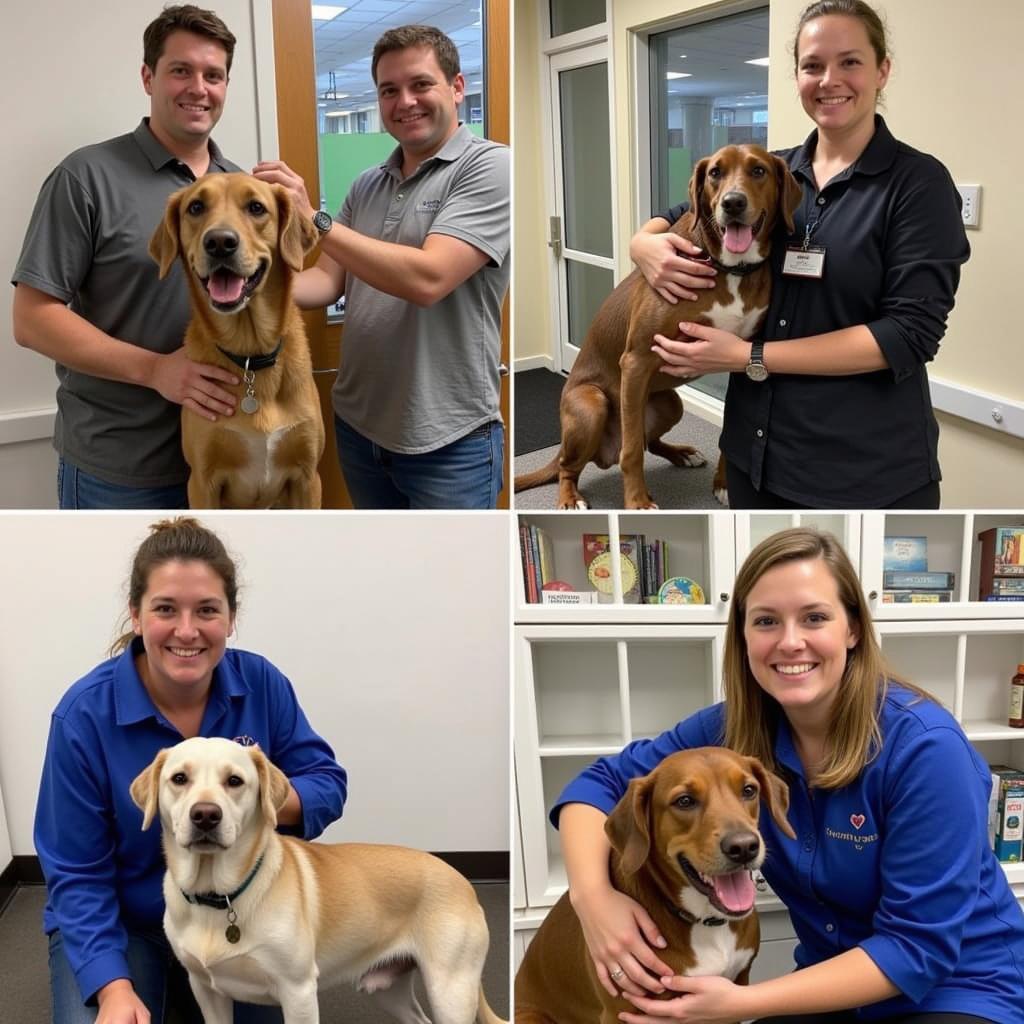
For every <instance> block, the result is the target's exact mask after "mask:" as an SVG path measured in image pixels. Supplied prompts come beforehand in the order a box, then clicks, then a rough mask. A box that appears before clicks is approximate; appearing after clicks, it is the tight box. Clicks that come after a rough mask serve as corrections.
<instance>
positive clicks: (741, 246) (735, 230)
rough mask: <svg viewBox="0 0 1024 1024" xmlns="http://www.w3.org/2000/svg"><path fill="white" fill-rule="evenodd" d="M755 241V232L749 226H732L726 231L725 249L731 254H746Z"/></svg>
mask: <svg viewBox="0 0 1024 1024" xmlns="http://www.w3.org/2000/svg"><path fill="white" fill-rule="evenodd" d="M753 240H754V232H753V231H751V229H750V225H748V224H730V225H729V226H728V227H727V228H726V229H725V247H726V249H728V250H729V252H735V253H744V252H746V251H747V250H748V249H749V248H750V243H751V242H752V241H753Z"/></svg>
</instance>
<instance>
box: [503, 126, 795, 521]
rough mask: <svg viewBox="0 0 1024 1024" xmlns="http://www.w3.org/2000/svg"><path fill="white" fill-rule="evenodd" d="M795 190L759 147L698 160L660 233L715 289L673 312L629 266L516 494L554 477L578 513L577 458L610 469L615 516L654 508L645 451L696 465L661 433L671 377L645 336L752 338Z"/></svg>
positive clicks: (719, 490) (674, 404) (721, 485)
mask: <svg viewBox="0 0 1024 1024" xmlns="http://www.w3.org/2000/svg"><path fill="white" fill-rule="evenodd" d="M800 199H801V191H800V186H799V185H798V184H797V182H796V180H795V179H794V178H793V176H792V175H791V174H790V173H789V168H788V167H787V166H786V163H785V161H783V160H782V159H781V158H779V157H777V156H773V155H772V154H770V153H767V152H765V151H764V150H763V149H761V147H760V146H750V145H744V146H726V147H725V148H724V149H720V150H719V151H718V152H717V153H714V154H712V155H711V156H709V157H705V158H704V159H703V160H701V161H700V162H699V163H698V164H697V166H696V167H695V168H694V171H693V175H692V177H691V178H690V210H689V212H687V213H685V214H683V216H682V217H681V218H680V219H679V220H678V221H676V223H675V224H673V225H672V227H671V230H672V231H674V232H675V233H676V234H678V235H682V236H683V237H684V238H688V239H689V240H690V241H691V242H694V243H695V244H696V245H699V246H700V247H701V248H702V249H703V250H704V252H705V253H706V254H707V256H709V257H710V258H711V262H712V263H713V264H714V265H715V267H716V268H717V270H718V275H717V276H716V278H715V287H714V288H709V289H706V290H702V291H701V292H700V294H699V295H698V297H697V299H696V300H695V301H693V302H680V303H678V304H676V305H673V304H671V303H669V302H666V301H665V300H664V299H663V298H661V296H660V295H658V293H657V292H656V291H655V290H654V289H653V288H651V287H649V286H648V284H647V282H646V281H645V280H644V278H643V276H642V275H641V274H640V271H639V270H634V271H633V273H632V274H630V275H629V277H627V278H625V280H623V281H622V282H621V283H620V284H619V285H618V287H617V288H616V289H615V290H614V291H613V292H612V293H611V295H609V296H608V298H607V299H605V301H604V303H603V304H602V306H601V308H600V309H599V310H598V311H597V315H596V316H595V317H594V322H593V323H592V324H591V325H590V330H589V331H588V332H587V336H586V338H584V340H583V345H582V347H581V348H580V353H579V355H578V356H577V357H576V362H575V363H574V364H573V368H572V372H571V373H570V374H569V379H568V380H567V381H566V382H565V387H564V388H563V390H562V400H561V405H560V410H559V412H560V417H561V423H562V445H561V449H560V450H559V452H558V454H557V455H556V456H555V458H554V459H552V461H551V462H550V463H548V465H547V466H545V467H544V468H543V469H538V470H536V471H535V472H533V473H528V474H524V475H521V476H518V477H516V480H515V489H516V490H517V491H522V490H527V489H528V488H530V487H538V486H540V485H541V484H546V483H551V481H553V480H555V479H557V480H558V484H559V486H558V508H562V509H571V508H588V507H589V506H588V505H587V502H586V500H585V499H584V498H583V496H582V495H581V494H580V492H579V488H578V486H577V485H578V482H579V478H580V473H582V472H583V469H584V467H585V466H586V465H587V463H588V462H594V463H596V464H597V465H598V466H599V467H600V468H601V469H607V468H608V467H609V466H612V465H614V463H616V462H618V463H619V466H620V467H621V469H622V483H623V488H624V491H625V496H624V497H625V507H626V508H657V506H656V505H655V504H654V501H653V499H652V498H651V495H650V492H649V491H648V490H647V484H646V482H645V481H644V472H643V461H644V449H645V448H646V449H647V450H648V451H650V452H652V453H653V454H654V455H661V456H662V457H664V458H666V459H668V460H669V462H671V463H673V464H674V465H676V466H703V465H704V464H705V462H706V460H705V458H704V456H703V455H701V453H700V452H699V451H697V449H696V448H693V447H691V446H690V445H672V444H668V443H666V442H665V441H663V440H662V439H661V438H662V435H663V434H665V433H666V432H667V431H669V430H671V429H672V427H674V426H675V425H676V423H678V422H679V420H680V418H681V417H682V415H683V403H682V401H681V400H680V398H679V395H678V394H677V393H676V390H675V389H676V388H677V387H678V386H679V385H680V383H681V382H680V380H679V379H678V378H675V377H671V376H669V375H667V374H664V373H661V372H659V370H660V366H661V360H660V359H659V357H658V356H657V355H655V354H654V353H653V352H652V351H651V345H652V343H653V340H654V335H655V334H663V335H665V336H666V337H671V338H674V337H677V336H678V333H679V330H678V325H679V322H680V321H681V320H687V321H690V322H692V323H699V324H706V325H709V326H711V327H718V328H721V329H722V330H726V331H730V332H731V333H733V334H738V335H739V336H740V337H742V338H750V337H752V336H754V335H755V334H756V333H757V331H758V330H759V329H760V327H761V324H762V322H763V321H764V316H765V313H767V311H768V298H769V294H770V291H771V266H770V264H769V262H768V256H769V253H770V250H771V236H772V232H773V230H774V228H775V225H776V223H777V221H778V220H779V219H780V218H781V219H782V220H783V221H785V224H786V227H787V228H788V229H789V231H790V232H792V231H793V212H794V211H795V210H796V208H797V206H798V205H799V204H800ZM714 490H715V495H716V497H718V499H719V500H720V501H722V502H723V503H724V501H725V491H726V488H725V465H724V462H722V461H719V465H718V471H717V472H716V474H715V482H714Z"/></svg>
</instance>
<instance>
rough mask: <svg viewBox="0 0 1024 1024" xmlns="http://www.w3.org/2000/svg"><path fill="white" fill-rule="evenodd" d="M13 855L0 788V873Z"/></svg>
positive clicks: (2, 792) (2, 793)
mask: <svg viewBox="0 0 1024 1024" xmlns="http://www.w3.org/2000/svg"><path fill="white" fill-rule="evenodd" d="M13 856H14V853H13V851H12V850H11V837H10V834H9V833H8V831H7V812H6V811H5V810H4V791H3V789H0V874H3V872H4V871H5V870H6V868H7V866H8V865H9V864H10V863H11V857H13Z"/></svg>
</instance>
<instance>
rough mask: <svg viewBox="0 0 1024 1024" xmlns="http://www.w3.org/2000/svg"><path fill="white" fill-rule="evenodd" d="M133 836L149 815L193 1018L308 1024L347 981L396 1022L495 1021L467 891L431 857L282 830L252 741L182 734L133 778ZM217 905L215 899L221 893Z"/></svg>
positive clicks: (270, 776)
mask: <svg viewBox="0 0 1024 1024" xmlns="http://www.w3.org/2000/svg"><path fill="white" fill-rule="evenodd" d="M131 795H132V799H133V800H134V801H135V803H136V804H137V805H138V806H139V807H140V808H141V809H142V810H143V815H144V817H143V823H142V827H143V828H144V829H146V828H148V827H149V825H150V824H151V822H152V820H153V818H154V816H155V815H157V814H158V813H159V816H160V822H161V825H162V827H163V848H164V855H165V857H166V860H167V874H166V875H165V876H164V900H165V902H166V908H167V909H166V911H165V914H164V930H165V932H166V933H167V938H168V940H169V941H170V944H171V947H172V948H173V950H174V952H175V955H176V956H177V957H178V959H179V960H180V961H181V962H182V963H183V964H184V965H185V968H186V969H187V970H188V976H189V982H190V983H191V985H192V991H193V992H194V993H195V996H196V1001H197V1002H198V1003H199V1007H200V1009H201V1010H202V1012H203V1019H204V1020H205V1021H206V1024H231V1020H232V1000H238V1001H241V1002H248V1003H279V1004H280V1005H281V1007H282V1010H283V1012H284V1020H285V1024H298V1022H302V1024H317V1022H318V1021H319V1011H318V1008H317V986H318V984H319V985H323V986H327V985H333V984H337V983H339V982H343V981H347V982H352V983H354V984H355V985H356V986H357V987H358V988H359V989H360V990H362V991H365V992H368V993H373V994H375V995H376V997H377V999H378V1001H379V1004H380V1006H381V1007H382V1008H383V1009H384V1010H386V1011H387V1012H388V1013H390V1014H392V1015H393V1016H395V1017H397V1018H398V1019H399V1020H401V1021H402V1022H403V1024H429V1022H428V1020H427V1018H426V1017H425V1016H424V1014H423V1011H422V1009H421V1008H420V1006H419V1004H418V1002H417V1000H416V996H415V993H414V991H413V973H414V969H415V968H419V970H420V972H421V974H422V976H423V981H424V984H425V986H426V990H427V994H428V997H429V999H430V1003H431V1006H432V1007H433V1010H434V1013H435V1020H436V1022H437V1024H471V1022H472V1021H473V1020H477V1021H479V1022H480V1024H501V1022H500V1021H499V1019H498V1018H497V1017H496V1016H495V1014H494V1012H493V1011H492V1010H491V1008H490V1007H489V1006H488V1004H487V1000H486V998H485V997H484V994H483V990H482V988H481V987H480V973H481V970H482V969H483V964H484V958H485V956H486V954H487V944H488V936H487V923H486V921H485V919H484V914H483V911H482V910H481V909H480V905H479V903H478V902H477V899H476V894H475V893H474V892H473V887H472V886H471V885H470V884H469V882H467V881H466V879H465V878H463V877H462V875H460V874H459V873H458V872H457V871H455V870H454V869H453V868H451V867H449V866H448V865H447V864H445V863H444V862H443V861H441V860H438V859H437V858H436V857H432V856H431V855H430V854H426V853H421V852H419V851H416V850H407V849H404V848H402V847H397V846H367V845H361V844H355V843H344V844H336V845H327V844H322V843H307V842H303V841H301V840H299V839H294V838H291V837H287V836H281V835H279V834H278V833H277V832H276V831H275V830H274V826H275V823H276V821H277V811H278V809H279V808H280V807H281V806H282V804H283V803H284V801H285V799H286V798H287V795H288V780H287V779H286V778H285V776H284V775H283V774H282V773H281V772H280V771H279V770H278V769H277V768H275V767H274V765H272V764H271V763H270V762H269V761H268V760H267V759H266V757H264V756H263V754H262V753H261V752H260V751H259V750H258V749H257V748H254V747H242V746H240V745H239V744H237V743H234V742H232V741H230V740H222V739H190V740H185V741H184V742H183V743H179V744H178V745H177V746H175V747H172V748H170V749H169V750H162V751H160V753H159V754H158V755H157V757H156V759H155V760H154V761H153V763H152V764H151V765H150V766H149V767H148V768H146V769H145V770H144V771H143V772H142V773H141V774H140V775H139V776H138V777H137V778H136V779H135V781H134V782H133V783H132V786H131ZM225 897H226V899H225Z"/></svg>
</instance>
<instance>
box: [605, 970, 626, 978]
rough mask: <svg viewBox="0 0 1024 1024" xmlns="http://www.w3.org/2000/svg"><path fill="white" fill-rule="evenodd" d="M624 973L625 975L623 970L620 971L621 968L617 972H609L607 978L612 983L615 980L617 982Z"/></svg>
mask: <svg viewBox="0 0 1024 1024" xmlns="http://www.w3.org/2000/svg"><path fill="white" fill-rule="evenodd" d="M625 973H626V972H625V971H624V970H623V969H622V968H621V967H620V968H619V969H618V970H617V971H612V972H611V973H610V974H609V975H608V977H609V978H611V979H612V981H617V980H618V979H619V978H621V977H622V976H623V975H624V974H625Z"/></svg>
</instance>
